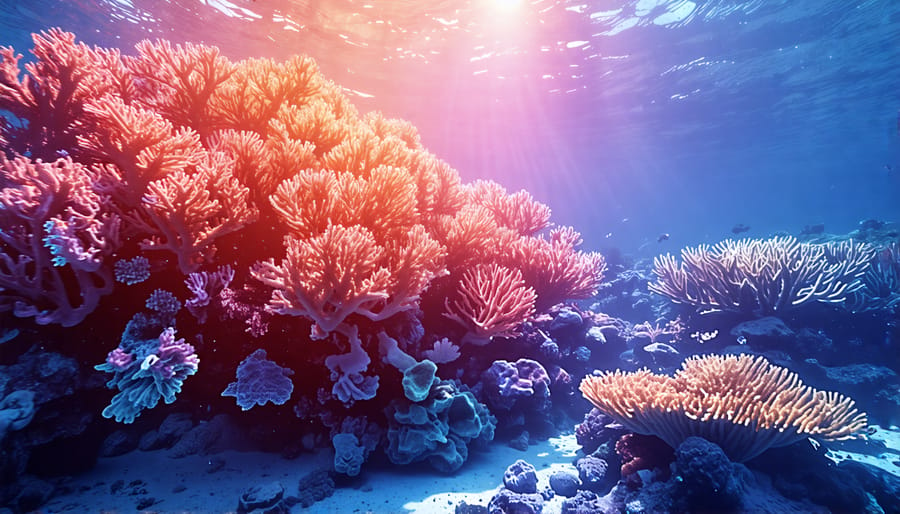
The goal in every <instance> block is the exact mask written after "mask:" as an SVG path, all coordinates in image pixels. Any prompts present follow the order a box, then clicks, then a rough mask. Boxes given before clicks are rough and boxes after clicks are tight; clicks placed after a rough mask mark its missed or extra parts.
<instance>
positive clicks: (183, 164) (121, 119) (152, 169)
mask: <svg viewBox="0 0 900 514" xmlns="http://www.w3.org/2000/svg"><path fill="white" fill-rule="evenodd" d="M85 110H86V112H88V113H89V114H90V115H91V118H90V119H91V122H90V130H87V131H85V132H84V133H83V134H81V135H79V136H78V143H79V145H80V148H81V150H82V151H83V152H85V153H86V154H87V155H89V156H91V157H92V158H93V159H95V160H97V161H99V162H101V163H103V164H114V165H115V168H111V167H104V168H103V169H105V170H106V173H103V174H101V176H100V177H99V178H100V180H101V183H102V184H103V187H104V189H105V191H106V192H107V193H110V194H111V195H113V197H114V198H115V199H116V200H117V201H119V202H121V203H123V204H124V205H125V206H126V207H135V206H137V205H138V203H139V202H140V199H141V196H143V194H144V192H145V191H146V190H147V185H148V184H149V183H150V182H152V181H154V180H158V179H161V178H163V177H165V176H167V175H169V174H171V173H174V172H176V171H184V170H185V169H186V168H187V167H189V166H196V165H197V164H198V163H199V162H200V160H201V159H202V158H203V154H204V150H203V147H202V146H201V145H200V138H199V136H198V135H197V133H196V132H194V131H193V130H191V129H187V128H182V129H178V130H175V129H174V127H173V126H172V124H171V123H170V122H169V121H168V120H166V119H165V118H163V117H161V116H159V115H158V114H156V113H153V112H151V111H148V110H146V109H141V108H140V107H135V106H131V105H126V104H125V103H124V102H123V101H122V100H121V99H120V98H117V97H114V96H105V97H102V98H100V99H99V100H95V101H92V102H90V103H88V104H87V105H86V106H85Z"/></svg>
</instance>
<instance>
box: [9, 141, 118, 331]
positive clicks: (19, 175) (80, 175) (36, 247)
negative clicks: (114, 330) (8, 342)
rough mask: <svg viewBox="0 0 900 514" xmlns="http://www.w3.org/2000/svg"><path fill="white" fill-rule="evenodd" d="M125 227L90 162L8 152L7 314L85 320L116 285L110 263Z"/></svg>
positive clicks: (51, 320) (44, 321)
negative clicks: (99, 189) (93, 182)
mask: <svg viewBox="0 0 900 514" xmlns="http://www.w3.org/2000/svg"><path fill="white" fill-rule="evenodd" d="M118 229H119V220H118V218H117V217H115V216H112V215H109V214H104V213H102V212H101V208H100V197H99V196H98V195H97V194H96V193H95V192H94V191H92V190H91V188H90V178H89V176H88V174H87V172H86V170H85V169H84V167H83V166H82V165H80V164H77V163H74V162H72V161H71V160H70V159H59V160H58V161H56V162H55V163H43V162H40V161H36V162H32V161H30V160H29V159H27V158H25V157H18V158H16V159H14V160H12V161H9V160H7V159H6V158H5V157H4V156H2V155H0V312H2V311H12V312H13V314H15V315H16V316H18V317H34V319H35V321H36V322H37V323H39V324H42V325H43V324H48V323H59V324H61V325H63V326H72V325H75V324H78V323H79V322H81V320H83V319H84V318H85V316H87V315H88V314H90V313H91V311H93V310H94V308H96V306H97V304H98V303H99V301H100V297H101V296H102V295H105V294H108V293H109V292H110V291H112V287H113V279H112V273H111V271H110V268H109V267H104V266H103V264H104V258H105V256H108V255H109V254H111V253H112V252H113V251H115V250H116V249H117V248H118V245H119V240H118Z"/></svg>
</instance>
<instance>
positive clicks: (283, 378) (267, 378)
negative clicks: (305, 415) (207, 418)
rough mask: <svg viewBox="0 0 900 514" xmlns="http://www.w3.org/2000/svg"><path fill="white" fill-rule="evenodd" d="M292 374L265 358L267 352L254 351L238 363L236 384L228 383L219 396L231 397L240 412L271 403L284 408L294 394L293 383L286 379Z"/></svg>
mask: <svg viewBox="0 0 900 514" xmlns="http://www.w3.org/2000/svg"><path fill="white" fill-rule="evenodd" d="M293 374H294V371H293V370H292V369H289V368H283V367H281V366H279V365H278V364H276V363H274V362H272V361H270V360H268V359H266V351H265V350H263V349H259V350H256V351H255V352H253V353H251V354H250V355H249V356H248V357H247V358H246V359H244V360H243V362H241V365H240V366H238V369H237V381H236V382H232V383H230V384H228V387H226V388H225V390H224V391H222V396H233V397H234V398H235V399H236V400H237V404H238V405H240V406H241V409H242V410H250V409H251V408H253V407H254V406H256V405H265V404H266V403H268V402H272V403H274V404H275V405H284V403H285V402H286V401H288V399H289V398H290V397H291V393H292V392H293V391H294V383H293V382H291V379H290V378H288V377H290V376H291V375H293Z"/></svg>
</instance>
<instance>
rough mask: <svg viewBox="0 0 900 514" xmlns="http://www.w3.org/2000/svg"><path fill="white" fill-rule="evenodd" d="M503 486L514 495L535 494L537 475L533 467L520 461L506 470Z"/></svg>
mask: <svg viewBox="0 0 900 514" xmlns="http://www.w3.org/2000/svg"><path fill="white" fill-rule="evenodd" d="M503 485H504V486H505V487H506V488H507V489H509V490H510V491H512V492H514V493H536V492H537V473H536V472H535V469H534V466H532V465H531V464H529V463H527V462H525V461H524V460H522V459H519V460H517V461H516V462H514V463H513V464H512V465H511V466H509V467H508V468H506V472H505V473H504V474H503Z"/></svg>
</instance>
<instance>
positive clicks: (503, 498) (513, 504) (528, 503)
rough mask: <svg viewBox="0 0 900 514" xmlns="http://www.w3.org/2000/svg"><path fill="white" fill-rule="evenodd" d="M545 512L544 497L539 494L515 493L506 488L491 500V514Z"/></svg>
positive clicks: (489, 506) (489, 505) (489, 510)
mask: <svg viewBox="0 0 900 514" xmlns="http://www.w3.org/2000/svg"><path fill="white" fill-rule="evenodd" d="M543 510H544V497H543V496H541V495H540V494H538V493H526V494H522V493H515V492H513V491H510V490H509V489H506V488H501V489H500V492H498V493H497V494H495V495H494V497H493V498H491V502H490V503H489V504H488V512H490V514H513V513H514V514H540V513H541V512H543Z"/></svg>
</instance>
